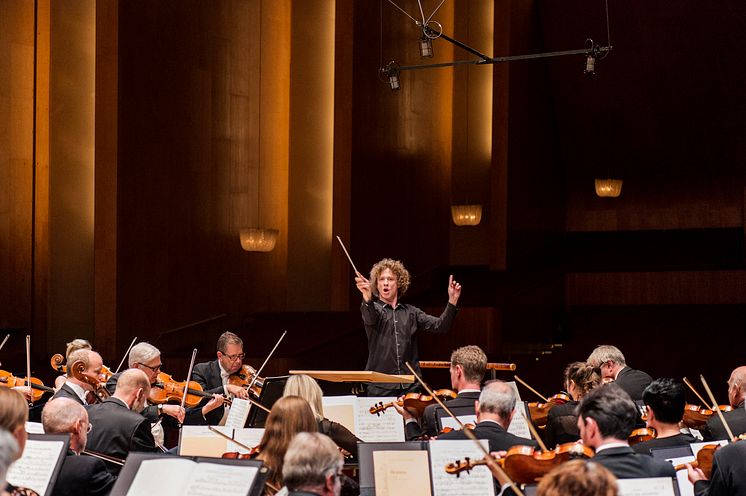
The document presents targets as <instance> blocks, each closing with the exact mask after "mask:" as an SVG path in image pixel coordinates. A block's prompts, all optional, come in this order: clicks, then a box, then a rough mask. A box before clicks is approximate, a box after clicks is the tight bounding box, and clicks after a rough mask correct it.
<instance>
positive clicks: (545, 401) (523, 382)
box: [513, 375, 549, 403]
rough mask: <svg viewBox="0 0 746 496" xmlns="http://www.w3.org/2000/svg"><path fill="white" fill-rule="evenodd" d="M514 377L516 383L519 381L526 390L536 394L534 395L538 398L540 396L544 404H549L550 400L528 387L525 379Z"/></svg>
mask: <svg viewBox="0 0 746 496" xmlns="http://www.w3.org/2000/svg"><path fill="white" fill-rule="evenodd" d="M513 377H514V378H515V380H516V381H518V382H520V383H521V384H523V385H524V386H525V387H526V389H528V390H529V391H531V392H532V393H534V394H535V395H536V396H538V397H539V398H541V399H542V401H544V403H549V400H548V399H546V398H545V397H544V396H542V395H541V394H539V392H538V391H537V390H536V389H534V388H532V387H531V386H529V385H528V384H527V383H526V381H524V380H523V379H521V378H520V377H518V376H517V375H514V376H513Z"/></svg>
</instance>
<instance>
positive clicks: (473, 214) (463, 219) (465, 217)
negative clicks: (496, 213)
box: [451, 204, 482, 226]
mask: <svg viewBox="0 0 746 496" xmlns="http://www.w3.org/2000/svg"><path fill="white" fill-rule="evenodd" d="M451 217H452V218H453V223H454V224H456V225H457V226H477V225H479V223H480V222H481V221H482V205H475V204H472V205H451Z"/></svg>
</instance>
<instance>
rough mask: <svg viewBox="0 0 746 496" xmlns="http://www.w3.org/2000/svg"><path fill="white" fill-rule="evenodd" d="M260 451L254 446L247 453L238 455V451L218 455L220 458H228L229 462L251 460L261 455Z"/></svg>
mask: <svg viewBox="0 0 746 496" xmlns="http://www.w3.org/2000/svg"><path fill="white" fill-rule="evenodd" d="M261 452H262V450H261V448H259V446H254V447H253V448H251V449H250V450H249V451H248V453H239V452H238V451H228V452H226V453H223V454H222V455H220V458H229V459H231V460H253V459H254V458H256V456H257V455H258V454H259V453H261Z"/></svg>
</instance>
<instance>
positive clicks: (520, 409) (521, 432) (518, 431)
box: [506, 381, 534, 439]
mask: <svg viewBox="0 0 746 496" xmlns="http://www.w3.org/2000/svg"><path fill="white" fill-rule="evenodd" d="M506 382H507V384H508V385H510V387H512V388H513V391H515V395H516V402H515V414H514V415H513V420H512V421H511V422H510V426H508V432H510V433H511V434H513V435H515V436H518V437H522V438H525V439H533V438H534V436H532V435H531V430H530V429H529V428H528V420H526V406H525V404H524V403H523V401H522V400H521V394H520V393H519V392H518V386H516V383H515V381H506Z"/></svg>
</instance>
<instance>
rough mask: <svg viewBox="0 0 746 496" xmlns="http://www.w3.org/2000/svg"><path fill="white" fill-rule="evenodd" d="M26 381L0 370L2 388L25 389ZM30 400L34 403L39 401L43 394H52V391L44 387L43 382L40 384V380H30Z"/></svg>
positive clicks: (23, 378)
mask: <svg viewBox="0 0 746 496" xmlns="http://www.w3.org/2000/svg"><path fill="white" fill-rule="evenodd" d="M28 385H29V384H28V381H27V380H26V378H25V377H15V376H14V375H13V374H11V373H10V372H6V371H4V370H0V386H4V387H7V388H14V387H26V386H28ZM30 385H31V400H32V401H33V402H34V403H36V402H37V401H39V400H40V399H41V397H42V396H43V395H44V393H54V389H53V388H51V387H47V386H45V385H44V383H43V382H41V379H37V378H36V377H32V378H31V384H30Z"/></svg>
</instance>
